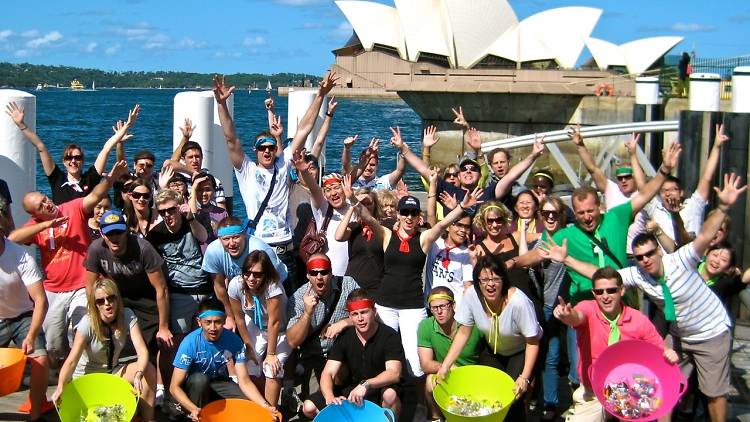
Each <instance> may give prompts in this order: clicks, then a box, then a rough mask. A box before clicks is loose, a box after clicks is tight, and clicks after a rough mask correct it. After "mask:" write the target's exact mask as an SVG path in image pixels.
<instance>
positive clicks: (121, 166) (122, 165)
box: [108, 160, 128, 183]
mask: <svg viewBox="0 0 750 422" xmlns="http://www.w3.org/2000/svg"><path fill="white" fill-rule="evenodd" d="M127 172H128V162H127V161H125V160H120V161H118V162H116V163H115V165H114V166H112V170H110V171H109V176H108V177H109V180H110V181H111V183H114V182H116V181H118V180H120V179H121V178H122V176H124V175H125V174H127Z"/></svg>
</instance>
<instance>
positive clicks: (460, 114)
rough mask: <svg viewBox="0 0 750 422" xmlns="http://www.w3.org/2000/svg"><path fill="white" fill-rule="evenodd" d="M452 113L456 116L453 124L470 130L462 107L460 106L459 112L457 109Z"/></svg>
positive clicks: (453, 109)
mask: <svg viewBox="0 0 750 422" xmlns="http://www.w3.org/2000/svg"><path fill="white" fill-rule="evenodd" d="M451 111H452V112H453V114H454V115H455V116H456V118H455V119H453V123H455V124H457V125H459V126H461V127H463V128H466V129H468V128H469V122H467V121H466V118H465V117H464V108H463V107H461V106H458V110H456V109H455V108H451Z"/></svg>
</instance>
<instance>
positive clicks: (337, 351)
mask: <svg viewBox="0 0 750 422" xmlns="http://www.w3.org/2000/svg"><path fill="white" fill-rule="evenodd" d="M346 309H347V311H348V312H349V318H351V320H352V322H353V323H354V327H348V328H346V329H345V330H344V331H343V332H342V333H341V335H339V337H338V338H337V339H336V341H335V342H334V343H333V347H332V348H331V351H330V353H328V361H327V362H326V365H325V367H324V368H323V375H322V377H321V379H320V391H319V392H317V393H314V394H312V395H311V396H310V398H309V399H307V400H305V402H304V404H303V408H302V411H303V413H304V414H305V416H306V417H308V418H310V419H312V418H314V417H315V415H317V414H318V412H319V411H320V410H322V409H323V408H324V407H326V406H327V405H329V404H332V403H333V404H341V403H342V402H343V401H344V400H349V401H351V402H352V403H354V404H355V405H357V406H361V405H362V404H363V401H364V400H369V401H371V402H373V403H376V404H378V405H380V406H382V407H386V408H389V409H391V410H392V411H393V413H394V414H396V417H398V414H399V411H400V410H401V400H400V399H399V396H398V395H399V393H400V388H399V380H400V377H401V368H402V367H403V361H404V350H403V349H402V348H401V339H400V338H399V335H398V333H396V331H394V330H393V329H391V328H390V327H388V326H387V325H385V324H380V323H379V322H378V320H377V312H376V311H375V302H374V301H373V300H372V299H371V298H370V297H369V296H368V295H367V293H366V292H365V291H364V290H363V289H356V290H354V291H353V292H351V294H349V297H348V298H347V300H346ZM344 366H345V367H346V368H347V369H348V372H349V378H348V381H349V382H348V383H347V384H348V385H335V383H334V380H336V378H337V375H339V372H340V371H341V369H342V367H344Z"/></svg>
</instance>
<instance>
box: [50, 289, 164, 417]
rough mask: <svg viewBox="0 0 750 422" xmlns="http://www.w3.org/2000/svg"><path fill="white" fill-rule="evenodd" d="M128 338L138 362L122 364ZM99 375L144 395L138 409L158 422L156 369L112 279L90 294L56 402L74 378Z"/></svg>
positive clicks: (142, 415) (62, 370) (143, 415)
mask: <svg viewBox="0 0 750 422" xmlns="http://www.w3.org/2000/svg"><path fill="white" fill-rule="evenodd" d="M128 337H130V340H131V341H132V342H133V346H134V347H135V351H136V353H137V355H138V360H136V361H135V362H130V363H127V364H123V365H120V364H118V359H119V357H120V352H122V349H123V348H124V347H125V344H126V343H127V340H128ZM97 372H104V373H111V374H114V375H117V376H119V377H122V378H125V379H126V380H127V381H128V382H129V383H131V384H132V385H133V387H135V389H136V390H138V391H139V392H140V395H141V399H140V400H139V401H138V407H139V408H140V413H141V418H142V420H144V421H153V420H154V399H155V393H156V392H155V391H154V385H155V384H156V369H154V367H153V365H151V364H150V363H149V359H148V348H147V346H146V342H145V341H144V340H143V336H142V335H141V330H140V328H138V320H137V319H136V317H135V314H133V311H131V310H130V309H128V308H125V307H123V304H122V298H121V296H120V291H119V289H118V288H117V285H116V284H115V282H114V281H112V280H110V279H108V278H102V279H99V280H97V281H95V282H94V285H93V286H92V287H91V290H90V291H89V293H88V313H87V314H86V315H84V316H83V318H81V322H80V323H79V324H78V326H77V327H76V335H75V340H73V346H72V347H71V350H70V354H69V355H68V358H67V359H66V360H65V363H64V364H63V366H62V368H61V369H60V377H59V380H58V383H57V389H56V390H55V392H54V393H53V394H52V400H53V401H55V402H56V401H57V400H58V399H59V398H60V396H61V395H62V392H63V388H64V387H65V384H66V383H68V381H70V379H71V377H73V378H77V377H79V376H81V375H85V374H91V373H97Z"/></svg>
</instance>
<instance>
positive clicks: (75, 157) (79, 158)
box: [64, 155, 83, 161]
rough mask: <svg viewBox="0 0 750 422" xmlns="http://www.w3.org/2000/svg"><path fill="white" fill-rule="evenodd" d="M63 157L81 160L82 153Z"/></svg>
mask: <svg viewBox="0 0 750 422" xmlns="http://www.w3.org/2000/svg"><path fill="white" fill-rule="evenodd" d="M64 158H65V159H66V160H68V161H72V160H77V161H83V155H66V156H65V157H64Z"/></svg>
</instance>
